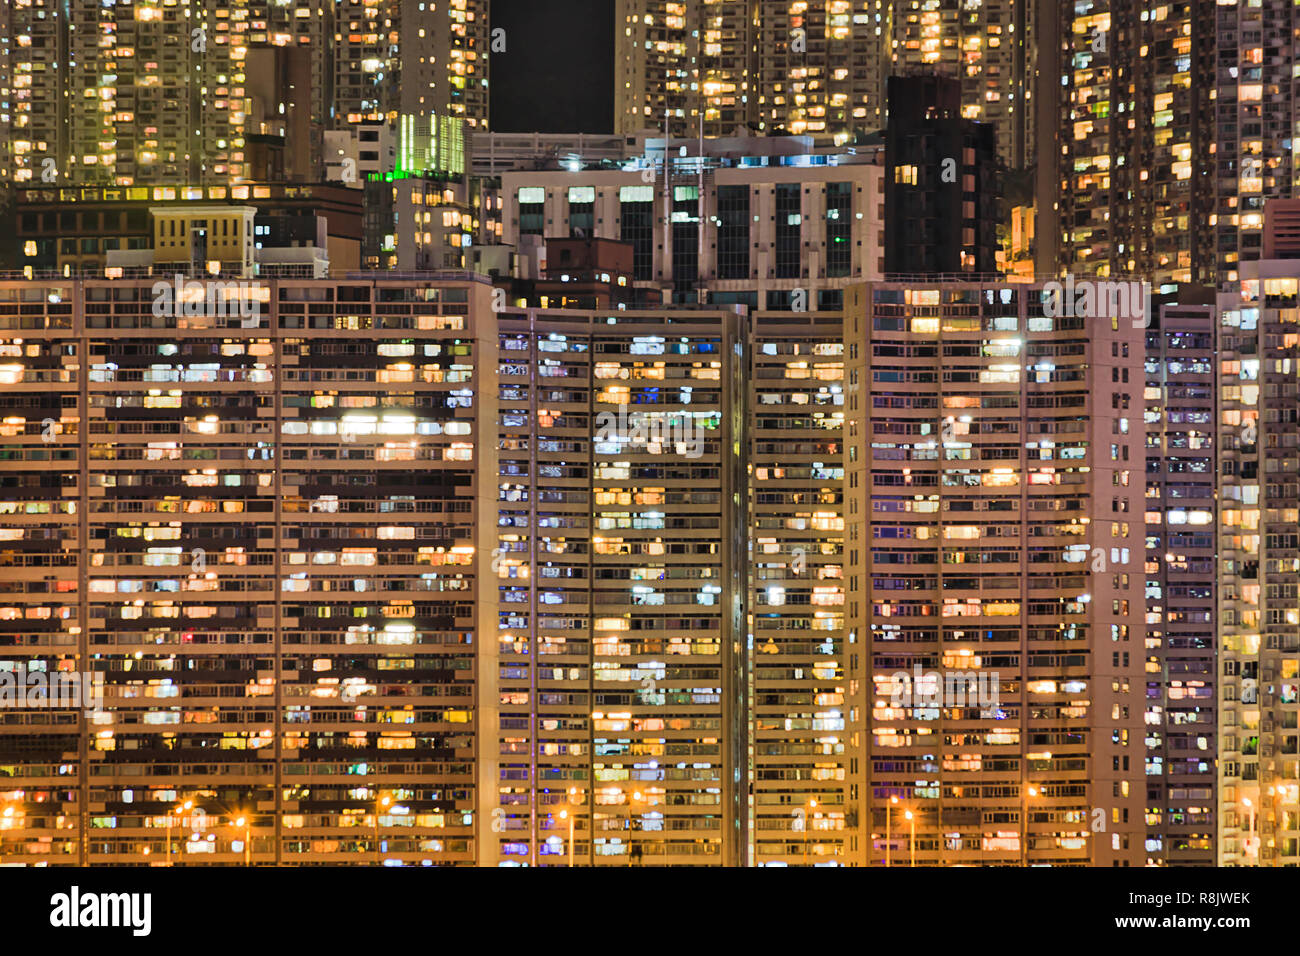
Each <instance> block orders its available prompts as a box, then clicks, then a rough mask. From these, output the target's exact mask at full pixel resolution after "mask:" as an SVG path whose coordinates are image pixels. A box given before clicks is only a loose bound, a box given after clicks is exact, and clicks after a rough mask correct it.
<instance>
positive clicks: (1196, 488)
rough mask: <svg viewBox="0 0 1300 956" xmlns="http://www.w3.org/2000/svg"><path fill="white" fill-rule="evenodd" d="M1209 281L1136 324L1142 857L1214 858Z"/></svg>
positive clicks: (1174, 862) (1213, 445) (1167, 299)
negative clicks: (1142, 557)
mask: <svg viewBox="0 0 1300 956" xmlns="http://www.w3.org/2000/svg"><path fill="white" fill-rule="evenodd" d="M1215 305H1216V303H1215V294H1214V291H1213V290H1211V289H1206V288H1203V287H1202V288H1195V287H1182V288H1180V289H1178V290H1177V292H1175V293H1170V294H1168V295H1165V296H1161V297H1157V298H1156V300H1155V301H1154V302H1153V304H1152V309H1151V316H1152V322H1151V326H1150V327H1149V328H1148V329H1147V330H1146V410H1145V414H1146V429H1145V430H1146V456H1147V464H1146V501H1145V503H1144V505H1143V508H1144V510H1145V511H1146V573H1145V575H1144V580H1145V586H1146V751H1147V753H1146V791H1147V792H1146V823H1147V837H1146V839H1147V847H1146V862H1147V864H1148V865H1155V866H1213V865H1215V862H1216V859H1215V830H1216V820H1217V813H1216V808H1217V806H1218V801H1217V795H1216V785H1217V780H1216V770H1215V763H1216V760H1217V758H1218V744H1217V735H1218V712H1219V710H1218V700H1217V694H1216V687H1217V682H1218V666H1217V663H1218V647H1217V635H1218V615H1217V599H1216V591H1217V588H1218V583H1219V582H1218V577H1219V575H1218V570H1217V568H1216V564H1215V555H1216V552H1217V548H1216V541H1215V537H1216V534H1215V514H1216V510H1217V505H1216V490H1217V489H1216V485H1217V481H1218V478H1217V475H1218V471H1219V469H1218V455H1217V448H1218V441H1217V440H1216V432H1217V428H1216V427H1215V426H1214V423H1215V421H1216V420H1217V416H1216V414H1215V411H1216V407H1217V401H1216V395H1217V388H1216V384H1217V378H1218V373H1217V372H1216V370H1215V340H1216V336H1217V331H1218V315H1217V313H1216V311H1215Z"/></svg>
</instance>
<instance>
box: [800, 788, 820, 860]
mask: <svg viewBox="0 0 1300 956" xmlns="http://www.w3.org/2000/svg"><path fill="white" fill-rule="evenodd" d="M816 809H817V801H816V800H809V801H808V809H807V810H805V811H804V817H803V819H804V824H803V861H804V863H805V864H807V862H808V853H809V851H810V850H811V847H810V846H809V842H810V840H809V833H810V832H811V830H812V826H813V811H814V810H816Z"/></svg>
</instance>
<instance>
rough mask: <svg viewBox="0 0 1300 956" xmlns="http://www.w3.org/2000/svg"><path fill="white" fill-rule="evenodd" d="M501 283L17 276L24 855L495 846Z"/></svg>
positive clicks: (7, 286)
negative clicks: (491, 792) (491, 780)
mask: <svg viewBox="0 0 1300 956" xmlns="http://www.w3.org/2000/svg"><path fill="white" fill-rule="evenodd" d="M162 285H163V286H164V287H168V286H170V282H164V283H162ZM490 292H491V290H490V287H489V286H488V285H487V283H486V282H483V281H477V282H476V281H472V280H459V281H457V280H448V281H435V282H432V283H431V282H420V283H416V282H400V281H383V282H375V281H366V280H352V281H346V282H330V281H316V282H312V281H306V282H295V281H256V282H248V283H222V284H220V286H218V284H216V283H211V282H199V283H197V284H196V285H195V286H193V287H189V288H185V289H183V290H182V291H181V294H180V295H179V296H173V295H172V294H171V291H170V289H169V288H163V289H162V293H163V294H162V295H160V294H159V289H158V287H157V286H155V285H154V283H153V280H144V281H129V280H118V281H75V280H53V281H50V282H45V281H41V280H35V281H32V282H28V283H15V282H5V283H2V284H0V325H2V326H3V327H4V329H5V330H6V331H5V339H4V345H3V349H4V354H5V356H6V358H5V360H4V364H3V366H2V367H0V375H3V377H4V381H5V393H4V398H3V402H4V405H5V414H4V422H5V424H4V439H3V440H4V443H5V448H6V453H5V459H6V461H5V467H4V471H5V477H6V480H5V493H4V501H3V504H2V505H0V508H2V509H3V512H4V519H3V524H4V529H5V531H4V536H5V539H6V541H7V544H6V546H5V548H4V550H3V552H0V560H2V562H3V569H0V574H2V579H3V582H4V585H3V586H4V591H5V593H6V594H7V598H6V599H5V602H4V609H3V620H4V625H3V632H2V636H0V641H2V642H3V646H4V650H3V652H2V654H3V662H2V663H0V669H2V670H3V671H5V672H6V673H7V674H10V675H18V676H20V677H24V679H26V680H29V681H30V679H31V677H32V675H36V674H44V675H51V674H55V673H86V672H93V674H94V675H96V676H97V677H98V678H100V679H102V681H103V690H102V700H101V701H100V702H98V703H97V704H95V705H93V706H87V707H85V708H80V707H74V708H67V707H65V708H63V709H53V708H51V707H48V706H43V705H41V704H40V703H39V702H36V703H33V702H32V701H31V700H29V701H28V703H29V706H28V707H26V708H23V707H19V708H13V709H11V708H10V707H6V709H5V710H4V711H3V724H0V734H3V741H4V744H3V752H4V757H3V765H4V766H3V772H2V774H0V777H2V779H0V788H2V789H3V801H4V803H5V806H6V809H7V810H9V811H12V813H11V814H10V818H11V819H18V820H20V821H21V825H20V826H17V827H15V826H7V827H6V828H5V829H4V830H0V853H3V856H4V858H5V862H7V863H9V862H12V863H82V864H113V863H116V864H136V865H140V864H147V863H151V862H153V863H163V864H167V863H172V864H181V863H184V864H198V863H233V864H237V863H239V862H241V861H242V860H245V859H247V860H249V861H251V862H253V863H264V864H269V863H281V864H305V863H323V862H334V863H365V864H375V863H378V862H380V861H381V860H384V861H390V862H406V863H416V862H422V863H438V864H443V863H469V862H472V861H474V860H475V859H476V854H477V848H476V842H475V841H476V833H477V829H476V828H477V827H478V826H479V820H478V809H479V801H480V792H479V780H478V778H477V776H476V773H477V761H476V754H477V751H476V740H483V739H487V737H488V735H490V733H491V730H490V729H488V730H486V732H484V731H481V730H480V728H479V725H478V721H479V719H480V711H479V705H480V696H479V687H480V685H481V682H482V678H483V673H482V672H481V671H480V668H487V667H488V664H489V662H488V659H487V658H486V657H485V656H483V655H481V654H479V653H477V650H476V649H477V646H478V645H479V644H480V642H481V641H482V640H483V639H484V638H486V640H487V642H488V643H489V644H490V642H491V641H492V640H493V639H494V636H495V631H496V621H495V614H494V611H493V608H494V606H495V584H494V582H493V580H492V579H491V577H490V576H489V574H488V572H487V564H486V563H485V561H489V560H490V557H489V556H490V554H491V551H492V548H493V547H495V533H494V530H493V520H494V519H493V515H494V513H495V507H496V505H495V501H496V491H495V484H496V467H495V434H494V428H495V424H494V423H495V400H496V396H495V393H494V391H493V389H492V388H490V387H487V385H486V383H487V381H488V380H490V379H491V378H493V377H494V376H495V374H496V358H495V356H496V348H497V341H496V336H495V332H494V331H491V330H490V329H489V328H484V327H480V326H478V325H476V322H477V321H478V319H479V317H484V316H485V317H487V318H488V320H489V321H490V319H491V316H492V312H491V310H490V308H489V301H490ZM210 293H213V294H210ZM160 313H161V314H160ZM485 335H486V337H484V336H485ZM10 703H12V702H10ZM239 819H243V820H244V821H245V822H244V825H236V822H235V821H237V820H239Z"/></svg>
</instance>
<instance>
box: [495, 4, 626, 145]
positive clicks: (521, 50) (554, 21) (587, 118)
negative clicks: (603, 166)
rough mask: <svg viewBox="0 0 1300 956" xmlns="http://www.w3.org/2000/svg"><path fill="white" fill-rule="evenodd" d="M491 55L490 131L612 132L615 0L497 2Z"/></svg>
mask: <svg viewBox="0 0 1300 956" xmlns="http://www.w3.org/2000/svg"><path fill="white" fill-rule="evenodd" d="M497 28H501V29H504V30H505V31H506V33H505V41H506V51H505V52H504V53H498V52H491V53H490V54H489V55H490V57H491V59H490V63H491V64H492V67H491V68H492V83H491V87H490V95H491V111H492V112H491V116H492V120H491V122H492V131H493V132H498V133H534V132H543V131H544V132H548V133H612V132H613V131H614V4H613V2H612V0H495V2H494V3H493V4H492V29H493V31H494V32H495V31H496V29H497Z"/></svg>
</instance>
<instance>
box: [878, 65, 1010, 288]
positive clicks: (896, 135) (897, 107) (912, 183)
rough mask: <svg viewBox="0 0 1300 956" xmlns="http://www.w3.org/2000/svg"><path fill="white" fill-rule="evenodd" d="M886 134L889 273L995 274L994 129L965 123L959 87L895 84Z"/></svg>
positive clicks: (915, 79)
mask: <svg viewBox="0 0 1300 956" xmlns="http://www.w3.org/2000/svg"><path fill="white" fill-rule="evenodd" d="M889 108H890V117H889V128H888V129H887V130H886V131H885V272H887V273H911V274H930V275H933V274H939V273H948V274H959V273H976V274H980V275H990V274H992V273H994V272H996V271H997V257H998V235H997V227H998V221H997V220H998V212H999V209H998V201H999V196H1000V190H1001V182H1000V176H999V169H998V162H997V153H996V150H995V146H994V128H993V126H991V125H990V124H988V123H977V122H975V121H974V120H968V119H963V118H962V116H961V84H960V83H959V82H958V81H957V80H953V79H949V78H947V77H943V76H934V75H931V76H906V77H904V76H891V77H890V78H889Z"/></svg>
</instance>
